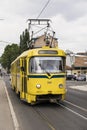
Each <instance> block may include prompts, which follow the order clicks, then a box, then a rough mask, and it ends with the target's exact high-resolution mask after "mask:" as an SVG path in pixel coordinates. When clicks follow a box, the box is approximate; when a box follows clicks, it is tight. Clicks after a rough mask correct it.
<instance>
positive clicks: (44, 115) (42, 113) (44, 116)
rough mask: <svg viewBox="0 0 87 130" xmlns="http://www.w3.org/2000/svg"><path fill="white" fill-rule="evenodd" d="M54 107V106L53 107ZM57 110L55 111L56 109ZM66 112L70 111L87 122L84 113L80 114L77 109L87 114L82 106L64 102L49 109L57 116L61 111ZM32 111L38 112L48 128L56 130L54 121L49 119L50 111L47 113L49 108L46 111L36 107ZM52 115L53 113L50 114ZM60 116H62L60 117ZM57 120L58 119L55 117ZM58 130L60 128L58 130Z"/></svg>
mask: <svg viewBox="0 0 87 130" xmlns="http://www.w3.org/2000/svg"><path fill="white" fill-rule="evenodd" d="M69 105H70V106H71V107H74V109H75V110H73V108H71V107H69ZM51 106H52V105H51ZM54 108H55V109H54ZM62 108H63V109H64V110H67V111H69V112H70V113H72V114H74V116H76V117H78V118H81V119H82V120H85V121H87V117H86V116H85V115H84V114H82V113H79V112H78V111H77V110H76V109H79V110H80V111H82V112H85V113H86V112H87V110H86V109H85V108H82V107H80V106H77V105H75V104H73V103H71V102H69V101H67V100H65V101H63V102H60V103H56V106H55V105H54V106H53V107H50V106H49V108H48V111H53V112H54V113H55V114H56V115H57V114H59V112H60V111H63V109H62ZM32 109H33V110H34V112H36V113H37V114H38V115H39V116H40V117H41V118H42V119H43V120H44V121H45V123H46V124H47V125H48V127H49V128H50V129H51V130H56V126H55V124H54V123H53V122H52V119H51V118H49V116H48V113H47V112H48V111H47V108H46V111H45V110H44V109H43V110H42V109H41V108H39V107H38V106H36V107H32ZM50 113H51V112H50ZM59 116H60V115H59ZM55 118H56V117H55ZM57 130H58V128H57Z"/></svg>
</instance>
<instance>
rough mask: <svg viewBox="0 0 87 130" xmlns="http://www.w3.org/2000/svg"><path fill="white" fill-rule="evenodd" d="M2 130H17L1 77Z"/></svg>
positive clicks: (0, 121) (0, 107)
mask: <svg viewBox="0 0 87 130" xmlns="http://www.w3.org/2000/svg"><path fill="white" fill-rule="evenodd" d="M0 130H15V128H14V124H13V120H12V116H11V112H10V107H9V103H8V99H7V95H6V91H5V83H4V81H3V79H2V78H1V77H0Z"/></svg>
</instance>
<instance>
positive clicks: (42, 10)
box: [36, 0, 51, 19]
mask: <svg viewBox="0 0 87 130" xmlns="http://www.w3.org/2000/svg"><path fill="white" fill-rule="evenodd" d="M50 1H51V0H48V1H47V2H46V4H45V6H44V7H43V8H42V10H41V11H40V13H39V15H38V16H37V18H36V19H38V18H39V17H40V15H41V14H42V13H43V11H44V10H45V8H46V7H47V5H48V4H49V2H50Z"/></svg>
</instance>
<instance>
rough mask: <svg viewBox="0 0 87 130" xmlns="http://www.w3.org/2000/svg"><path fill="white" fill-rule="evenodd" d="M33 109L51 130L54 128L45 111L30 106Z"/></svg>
mask: <svg viewBox="0 0 87 130" xmlns="http://www.w3.org/2000/svg"><path fill="white" fill-rule="evenodd" d="M32 109H33V111H34V112H36V113H37V114H38V115H39V116H40V117H41V118H42V119H43V120H44V121H45V123H46V124H47V125H48V127H49V128H50V129H51V130H56V129H55V127H54V126H53V124H52V123H51V121H50V119H48V117H47V116H46V114H45V113H43V112H41V111H40V108H39V107H37V108H36V107H32Z"/></svg>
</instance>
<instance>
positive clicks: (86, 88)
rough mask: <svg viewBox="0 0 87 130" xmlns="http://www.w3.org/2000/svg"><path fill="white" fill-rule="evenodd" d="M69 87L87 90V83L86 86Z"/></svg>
mask: <svg viewBox="0 0 87 130" xmlns="http://www.w3.org/2000/svg"><path fill="white" fill-rule="evenodd" d="M69 88H71V89H77V90H81V91H87V85H84V86H69Z"/></svg>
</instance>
